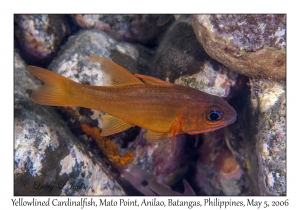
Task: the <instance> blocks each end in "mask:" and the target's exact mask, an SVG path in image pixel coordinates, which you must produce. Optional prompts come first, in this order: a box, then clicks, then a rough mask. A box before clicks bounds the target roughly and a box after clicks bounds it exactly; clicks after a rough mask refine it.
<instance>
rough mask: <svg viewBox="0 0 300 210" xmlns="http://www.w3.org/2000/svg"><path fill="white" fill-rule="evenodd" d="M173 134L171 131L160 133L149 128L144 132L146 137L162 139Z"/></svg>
mask: <svg viewBox="0 0 300 210" xmlns="http://www.w3.org/2000/svg"><path fill="white" fill-rule="evenodd" d="M171 136H172V134H171V133H158V132H155V131H151V130H147V132H146V133H145V134H144V138H145V139H148V140H162V139H167V138H170V137H171Z"/></svg>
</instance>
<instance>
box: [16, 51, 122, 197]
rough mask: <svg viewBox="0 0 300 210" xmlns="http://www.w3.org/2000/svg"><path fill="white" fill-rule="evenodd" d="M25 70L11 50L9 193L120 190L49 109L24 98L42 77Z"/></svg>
mask: <svg viewBox="0 0 300 210" xmlns="http://www.w3.org/2000/svg"><path fill="white" fill-rule="evenodd" d="M25 69H26V64H25V63H24V61H22V60H21V59H20V56H19V55H18V54H17V53H15V75H14V76H15V78H14V79H15V83H14V84H15V87H14V90H15V92H14V97H15V101H14V137H15V139H14V141H15V142H14V195H17V196H24V195H31V196H36V195H47V196H49V195H52V196H53V195H56V196H57V195H124V194H125V193H124V191H123V189H122V188H121V187H120V186H119V185H118V183H116V181H115V180H114V179H113V177H112V176H111V175H107V172H108V169H107V168H105V165H104V164H103V163H102V162H101V159H99V157H96V156H94V155H93V154H92V153H91V152H90V151H88V150H87V148H86V146H85V145H84V144H82V143H80V141H79V140H78V139H77V138H76V137H75V136H74V135H73V134H72V133H71V132H70V131H69V129H68V128H67V127H66V125H65V123H64V122H63V121H62V120H61V119H60V117H59V116H58V115H57V113H56V112H55V111H54V110H53V108H51V107H48V106H41V105H38V104H35V103H33V102H31V101H30V100H29V91H28V89H34V88H35V87H36V86H37V85H39V84H40V83H41V82H40V81H38V80H37V79H36V78H34V77H33V76H32V75H30V74H29V73H28V72H27V71H26V70H25Z"/></svg>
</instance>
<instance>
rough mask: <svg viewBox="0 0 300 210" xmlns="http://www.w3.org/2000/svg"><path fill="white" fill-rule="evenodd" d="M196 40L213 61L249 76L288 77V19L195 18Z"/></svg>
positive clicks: (216, 16) (193, 23)
mask: <svg viewBox="0 0 300 210" xmlns="http://www.w3.org/2000/svg"><path fill="white" fill-rule="evenodd" d="M191 19H192V26H193V29H194V32H195V34H196V36H197V39H198V40H199V42H200V43H201V45H202V46H203V48H204V49H205V51H206V52H207V54H208V55H209V56H211V57H212V58H213V59H215V60H217V61H219V62H220V63H222V64H224V65H225V66H227V67H229V68H230V69H232V70H235V71H237V72H239V73H240V74H243V75H246V76H251V77H253V76H258V75H259V76H262V75H265V76H267V77H270V78H274V79H279V80H282V79H285V77H286V16H285V15H192V16H191Z"/></svg>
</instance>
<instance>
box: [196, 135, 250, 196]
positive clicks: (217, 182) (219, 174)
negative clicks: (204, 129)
mask: <svg viewBox="0 0 300 210" xmlns="http://www.w3.org/2000/svg"><path fill="white" fill-rule="evenodd" d="M196 182H197V185H198V187H199V188H200V190H199V192H198V193H197V194H204V195H249V192H250V191H249V188H250V182H249V179H248V178H247V176H246V175H245V174H244V172H243V170H242V169H241V168H240V166H239V164H238V162H237V161H236V159H235V157H234V156H233V154H232V152H231V151H230V150H229V148H228V147H227V145H226V142H225V140H224V130H223V129H220V130H217V131H214V132H211V133H205V134H203V144H202V145H201V147H200V150H199V159H198V164H197V175H196Z"/></svg>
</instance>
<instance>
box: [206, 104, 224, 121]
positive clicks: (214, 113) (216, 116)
mask: <svg viewBox="0 0 300 210" xmlns="http://www.w3.org/2000/svg"><path fill="white" fill-rule="evenodd" d="M222 117H223V111H222V109H221V108H220V107H218V106H211V107H209V108H208V109H207V111H206V119H207V120H208V121H210V122H217V121H219V120H221V119H222Z"/></svg>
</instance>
